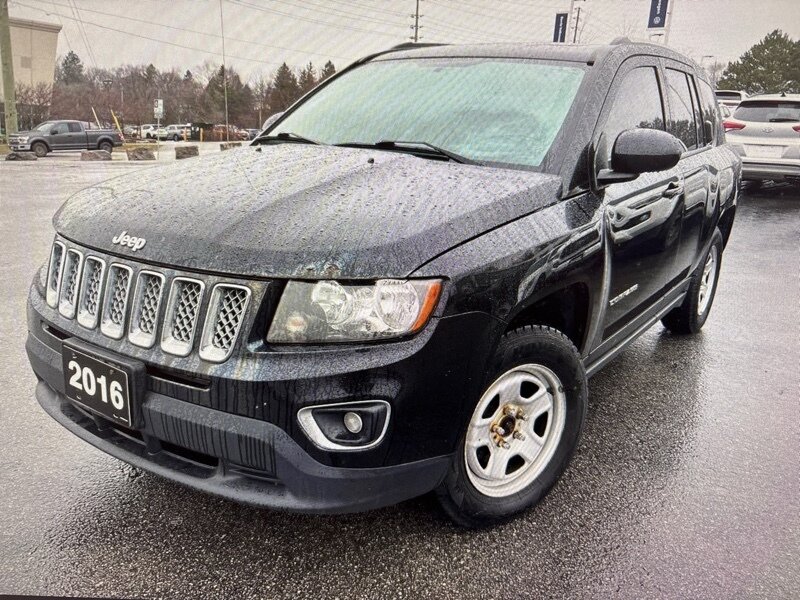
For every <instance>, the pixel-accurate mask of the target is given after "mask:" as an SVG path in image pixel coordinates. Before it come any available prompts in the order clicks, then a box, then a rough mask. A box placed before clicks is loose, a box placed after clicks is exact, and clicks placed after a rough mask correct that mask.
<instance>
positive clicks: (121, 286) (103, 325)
mask: <svg viewBox="0 0 800 600" xmlns="http://www.w3.org/2000/svg"><path fill="white" fill-rule="evenodd" d="M132 276H133V272H132V270H131V268H130V267H126V266H125V265H119V264H114V265H111V267H109V269H108V279H107V280H106V295H105V300H104V302H103V319H102V321H101V322H100V331H102V332H103V334H105V335H107V336H108V337H111V338H114V339H117V340H118V339H120V338H121V337H122V335H123V333H124V332H125V314H126V312H127V309H128V295H129V293H130V290H131V279H132V278H133V277H132Z"/></svg>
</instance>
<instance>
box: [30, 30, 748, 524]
mask: <svg viewBox="0 0 800 600" xmlns="http://www.w3.org/2000/svg"><path fill="white" fill-rule="evenodd" d="M723 135H724V134H723V131H722V129H721V126H720V118H719V115H718V112H717V102H716V99H715V97H714V92H713V90H712V88H711V86H710V85H709V84H708V82H707V80H706V78H705V75H704V74H703V71H702V70H701V69H700V68H699V67H698V66H697V65H696V64H694V63H693V62H691V61H689V60H688V59H686V58H685V57H683V56H681V55H679V54H676V53H675V52H672V51H671V50H669V49H667V48H664V47H660V46H653V45H644V44H633V43H630V42H627V41H624V40H622V41H619V42H617V43H612V44H610V45H607V46H592V47H588V46H570V47H565V46H558V45H476V46H447V45H442V46H414V47H407V46H404V47H397V48H394V49H392V50H390V51H387V52H383V53H379V54H376V55H373V56H370V57H368V58H365V59H363V60H360V61H358V62H356V63H355V64H353V65H351V66H350V67H349V68H347V69H346V70H344V71H343V72H341V73H340V74H338V75H337V76H335V77H333V78H331V79H329V80H327V81H325V82H324V83H323V84H322V85H320V86H319V87H318V88H316V89H315V90H313V91H312V92H310V93H309V94H308V95H307V96H305V97H304V98H303V99H302V100H300V101H299V102H298V103H297V104H295V105H294V106H292V107H291V108H290V109H289V110H288V111H287V112H286V113H284V114H282V115H280V116H279V117H278V118H277V119H275V120H273V122H272V123H271V124H270V125H269V126H268V128H267V129H266V130H265V131H263V132H262V133H261V134H260V136H259V137H258V138H257V139H255V140H254V141H253V143H252V145H250V146H247V147H244V148H241V149H237V150H233V151H229V152H222V153H220V154H217V155H212V156H208V157H203V158H200V159H195V160H194V161H193V162H192V161H181V162H180V163H174V164H172V165H169V166H163V167H155V168H151V169H150V170H149V171H148V175H147V177H145V178H143V177H141V175H140V174H138V173H137V174H133V175H130V176H123V177H118V178H116V179H112V180H110V181H107V182H105V183H103V184H100V185H97V186H95V187H92V188H89V189H86V190H84V191H82V192H80V193H78V194H76V195H75V196H73V197H72V198H71V199H70V200H69V201H68V202H67V203H66V204H65V205H64V206H63V207H62V208H61V209H60V210H59V212H58V213H57V215H56V216H55V219H54V225H55V229H56V237H55V241H54V243H53V247H52V253H51V257H50V261H49V264H47V265H44V266H43V267H42V269H41V272H40V273H38V274H37V275H36V277H35V279H34V282H33V286H32V287H31V291H30V300H29V307H28V323H29V324H28V327H29V337H28V342H27V350H28V354H29V357H30V361H31V364H32V366H33V369H34V371H35V372H36V374H37V375H38V377H39V379H40V381H39V383H38V385H37V388H36V396H37V398H38V400H39V402H40V404H41V405H42V407H43V408H44V409H45V410H46V411H47V412H48V413H49V414H50V415H51V416H52V417H53V418H55V419H56V420H57V421H58V422H60V423H61V424H62V425H64V426H65V427H66V428H67V429H69V430H70V431H72V432H73V433H75V434H76V435H78V436H79V437H81V438H83V439H85V440H86V441H88V442H89V443H91V444H93V445H94V446H97V447H98V448H100V449H102V450H104V451H106V452H108V453H109V454H111V455H113V456H116V457H118V458H120V459H122V460H124V461H126V462H129V463H131V464H133V465H136V466H138V467H141V468H142V469H145V470H148V471H152V472H153V473H157V474H159V475H163V476H164V477H167V478H169V479H172V480H174V481H178V482H181V483H184V484H186V485H189V486H192V487H194V488H197V489H200V490H204V491H207V492H211V493H214V494H218V495H221V496H225V497H227V498H232V499H235V500H239V501H243V502H247V503H250V504H255V505H260V506H267V507H274V508H279V509H289V510H295V511H306V512H344V511H356V510H365V509H370V508H374V507H378V506H384V505H388V504H391V503H395V502H398V501H401V500H403V499H406V498H410V497H413V496H417V495H419V494H423V493H425V492H429V491H431V490H436V493H437V494H438V496H439V498H440V499H441V503H442V505H443V506H444V509H445V510H446V512H447V513H448V514H449V515H451V516H452V517H453V518H454V519H455V520H456V521H458V522H460V523H462V524H464V525H480V524H486V523H492V522H496V521H498V520H500V519H502V518H505V517H507V516H509V515H511V514H513V513H516V512H518V511H521V510H523V509H525V508H527V507H529V506H531V505H533V504H535V503H536V502H537V501H538V500H539V499H541V498H542V497H543V496H544V494H546V493H547V491H548V489H549V488H550V487H551V486H552V485H553V484H554V483H555V481H556V480H557V479H558V477H559V475H560V474H561V473H562V472H563V471H564V469H565V467H566V465H567V462H568V460H569V458H570V456H571V454H572V452H573V450H574V449H575V446H576V444H577V441H578V438H579V435H580V432H581V428H582V426H583V422H584V418H585V414H586V402H587V382H586V380H587V377H588V376H590V375H591V374H593V373H595V372H596V371H597V370H598V369H600V368H601V367H602V366H603V365H604V364H606V363H607V362H608V361H609V360H610V359H611V358H612V357H613V356H614V355H616V354H617V353H618V352H620V350H622V349H623V348H624V347H625V346H626V345H627V344H628V343H630V342H631V341H632V340H633V339H635V338H636V337H637V336H638V335H639V334H641V333H642V332H643V331H644V330H646V329H647V328H648V327H650V326H651V325H653V324H654V323H655V322H656V321H658V320H661V322H662V323H663V324H664V326H665V327H667V328H668V329H669V330H671V331H673V332H675V333H694V332H697V331H698V330H699V329H700V328H701V327H702V326H703V323H704V322H705V320H706V318H707V317H708V314H709V311H710V308H711V304H712V302H713V299H714V291H715V283H716V281H717V277H718V274H719V269H720V264H721V259H722V252H723V249H724V248H725V244H726V242H727V239H728V236H729V235H730V231H731V227H732V224H733V218H734V212H735V207H736V198H737V189H738V182H739V178H740V163H739V159H738V158H737V157H736V155H735V154H734V153H733V152H732V151H731V150H730V149H729V148H728V147H727V146H726V145H725V144H724V137H723Z"/></svg>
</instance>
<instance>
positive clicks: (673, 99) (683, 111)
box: [667, 69, 697, 150]
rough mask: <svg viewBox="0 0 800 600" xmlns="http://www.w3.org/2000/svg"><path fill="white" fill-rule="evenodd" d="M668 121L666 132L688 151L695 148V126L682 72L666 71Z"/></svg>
mask: <svg viewBox="0 0 800 600" xmlns="http://www.w3.org/2000/svg"><path fill="white" fill-rule="evenodd" d="M667 91H668V94H669V121H668V122H667V131H669V132H670V133H671V134H672V135H674V136H675V137H676V138H678V139H679V140H680V141H682V142H683V143H684V144H686V148H687V149H688V150H694V149H695V148H697V125H696V124H695V121H694V107H693V106H692V96H691V94H690V93H689V82H688V80H687V79H686V74H685V73H684V72H683V71H675V70H674V69H667Z"/></svg>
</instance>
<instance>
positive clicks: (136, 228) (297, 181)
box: [54, 143, 560, 279]
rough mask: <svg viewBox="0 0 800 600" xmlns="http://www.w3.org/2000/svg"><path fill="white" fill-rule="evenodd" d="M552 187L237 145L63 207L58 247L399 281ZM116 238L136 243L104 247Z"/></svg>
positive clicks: (430, 166)
mask: <svg viewBox="0 0 800 600" xmlns="http://www.w3.org/2000/svg"><path fill="white" fill-rule="evenodd" d="M559 189H560V179H559V178H558V177H556V176H554V175H545V174H541V173H533V172H527V171H518V170H511V169H495V168H487V167H479V166H471V165H463V164H458V163H453V162H442V161H437V160H428V159H422V158H418V157H415V156H411V155H408V154H402V153H397V152H385V151H378V150H375V151H372V150H361V149H352V148H336V147H330V146H311V145H305V144H294V143H287V144H280V145H267V146H247V147H244V148H241V149H236V150H230V151H227V152H221V153H219V154H215V155H212V156H207V157H203V158H200V159H189V160H184V161H177V162H175V163H172V164H170V165H165V166H157V167H153V168H150V169H140V170H137V171H136V172H134V173H131V174H128V175H123V176H121V177H117V178H115V179H111V180H109V181H106V182H104V183H101V184H99V185H96V186H94V187H91V188H88V189H86V190H83V191H81V192H79V193H78V194H76V195H75V196H73V197H72V198H71V199H70V200H69V201H67V202H66V203H65V205H64V206H63V207H62V208H61V209H60V210H59V211H58V213H57V214H56V216H55V218H54V224H55V227H56V230H57V231H58V232H59V233H60V234H61V235H63V236H65V237H67V238H69V239H71V240H73V241H75V242H77V243H79V244H83V245H86V246H89V247H94V248H96V249H98V250H102V251H105V252H110V253H114V254H119V255H124V256H126V257H129V258H133V259H136V260H142V261H147V262H153V263H159V264H163V265H173V266H176V267H182V268H186V269H197V270H205V271H214V272H220V273H230V274H236V275H250V276H262V277H296V278H309V279H315V278H329V277H341V278H353V279H361V278H369V279H372V278H380V277H404V276H407V275H408V274H410V273H411V272H412V271H414V270H415V269H416V268H417V267H419V266H420V265H422V264H423V263H425V262H427V261H428V260H430V259H432V258H433V257H435V256H437V255H439V254H441V253H443V252H445V251H446V250H448V249H450V248H452V247H453V246H456V245H458V244H460V243H462V242H464V241H465V240H468V239H469V238H472V237H475V236H477V235H479V234H481V233H483V232H485V231H487V230H490V229H492V228H494V227H497V226H498V225H501V224H503V223H506V222H509V221H512V220H514V219H517V218H519V217H520V216H523V215H525V214H528V213H531V212H533V211H534V210H537V209H539V208H541V207H543V206H546V205H548V204H551V203H553V202H554V201H555V200H556V199H557V196H558V192H559ZM123 231H125V232H127V234H128V235H130V236H133V237H136V238H144V239H145V240H146V243H145V245H144V246H142V247H141V248H139V249H138V250H136V251H135V252H134V251H133V248H132V246H134V244H133V243H132V244H130V246H131V247H128V246H120V245H118V244H112V239H113V238H115V237H116V236H118V235H119V234H121V233H122V232H123Z"/></svg>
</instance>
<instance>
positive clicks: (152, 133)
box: [139, 123, 157, 140]
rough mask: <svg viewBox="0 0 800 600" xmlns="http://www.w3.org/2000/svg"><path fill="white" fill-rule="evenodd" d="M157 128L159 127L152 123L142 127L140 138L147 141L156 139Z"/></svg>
mask: <svg viewBox="0 0 800 600" xmlns="http://www.w3.org/2000/svg"><path fill="white" fill-rule="evenodd" d="M156 127H157V125H154V124H152V123H149V124H147V125H142V126H141V127H140V128H139V137H140V138H142V139H145V140H150V139H155V137H156Z"/></svg>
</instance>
